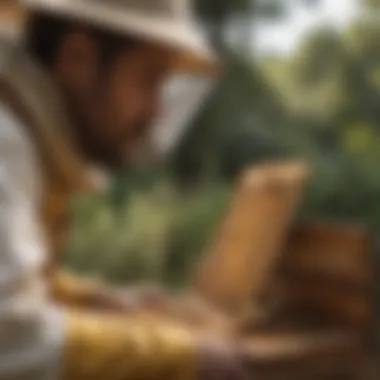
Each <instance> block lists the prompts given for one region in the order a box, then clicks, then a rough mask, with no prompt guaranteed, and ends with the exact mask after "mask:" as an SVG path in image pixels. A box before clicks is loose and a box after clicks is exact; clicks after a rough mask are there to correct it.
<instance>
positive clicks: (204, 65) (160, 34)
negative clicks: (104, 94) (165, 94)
mask: <svg viewBox="0 0 380 380" xmlns="http://www.w3.org/2000/svg"><path fill="white" fill-rule="evenodd" d="M23 4H24V6H25V7H26V9H27V10H31V11H40V12H44V13H48V14H54V15H58V16H62V17H68V18H71V19H74V20H75V19H76V20H78V21H83V22H86V23H89V24H93V25H98V26H99V27H102V28H106V29H109V30H112V31H114V32H116V33H120V34H125V35H128V36H136V37H138V38H141V39H143V40H147V41H150V42H153V43H157V44H162V45H163V46H166V47H169V48H173V49H174V50H175V51H177V52H178V62H177V65H176V69H177V70H179V71H186V72H194V73H199V74H206V75H215V74H216V73H217V72H218V62H217V59H216V57H215V55H214V54H213V53H212V50H211V49H210V48H209V46H208V45H207V43H206V41H205V39H204V38H203V36H202V35H201V33H199V31H198V30H197V29H196V28H195V26H194V25H193V24H191V23H190V22H189V21H187V20H181V21H177V20H172V19H169V18H162V17H157V16H153V15H152V16H151V15H143V14H141V13H139V12H133V11H129V12H122V11H120V9H119V8H118V7H116V6H110V5H107V4H100V3H95V2H91V4H90V5H89V4H87V3H85V2H83V1H68V0H55V1H51V0H23Z"/></svg>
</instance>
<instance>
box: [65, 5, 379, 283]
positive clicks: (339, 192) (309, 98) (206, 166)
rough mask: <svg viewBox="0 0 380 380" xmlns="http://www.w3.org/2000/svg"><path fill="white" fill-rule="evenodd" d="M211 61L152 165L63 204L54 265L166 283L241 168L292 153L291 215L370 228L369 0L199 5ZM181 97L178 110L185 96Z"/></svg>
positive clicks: (181, 273)
mask: <svg viewBox="0 0 380 380" xmlns="http://www.w3.org/2000/svg"><path fill="white" fill-rule="evenodd" d="M196 8H197V14H198V16H199V18H200V20H201V21H202V24H203V26H204V27H205V30H206V31H207V33H208V35H209V38H210V41H211V43H212V44H213V45H214V47H215V48H216V49H217V50H218V52H219V54H220V56H221V57H222V59H223V62H224V72H223V75H222V77H221V80H220V81H219V83H218V84H217V86H216V88H214V89H213V91H212V94H211V96H210V99H209V100H208V101H206V102H204V104H203V105H202V107H200V108H199V107H198V108H199V110H198V112H197V113H196V115H195V117H193V118H192V119H191V125H189V126H188V127H187V128H186V131H185V133H184V134H183V138H182V139H181V142H180V144H179V145H178V146H177V148H176V150H175V151H174V153H173V154H171V156H170V159H169V160H168V161H167V162H166V163H165V164H162V163H160V164H156V165H155V166H149V167H147V168H140V169H139V170H136V171H135V172H133V173H128V174H125V175H124V176H122V177H121V178H119V179H118V180H117V181H116V182H115V183H114V186H113V188H112V190H111V191H110V192H109V193H108V194H107V195H105V196H102V197H98V198H91V197H79V198H77V199H75V200H73V205H72V207H73V212H74V215H75V217H74V228H73V230H72V233H71V238H70V244H69V246H68V248H67V252H68V255H67V262H66V263H67V265H69V266H71V267H73V268H75V269H76V270H77V271H79V272H82V273H91V274H99V275H101V276H103V277H105V278H107V279H108V280H111V281H113V282H116V283H128V282H136V281H140V280H142V281H145V280H155V281H157V280H158V281H160V282H165V283H166V284H167V285H169V286H173V287H179V286H182V285H184V284H186V281H187V279H188V278H189V276H190V275H191V273H192V268H193V265H194V263H196V262H197V260H198V259H199V257H200V255H201V254H202V252H203V251H204V249H206V248H207V245H208V244H209V243H210V241H211V240H212V238H213V236H214V233H215V231H216V228H217V227H218V225H219V223H220V221H221V220H222V218H223V217H224V215H225V212H226V206H227V205H228V203H229V201H230V198H231V195H232V192H233V189H234V183H235V180H236V178H237V177H238V175H239V173H240V172H241V170H242V169H243V168H245V167H246V166H248V165H250V164H255V163H260V162H266V161H269V160H278V159H283V158H302V159H305V160H307V161H308V162H309V163H310V164H311V166H312V180H311V181H310V185H309V187H308V189H307V192H306V194H305V197H304V202H303V205H302V207H301V208H300V209H299V210H298V217H299V218H305V217H313V218H317V217H318V218H319V217H327V218H332V219H338V220H354V221H358V222H362V223H364V224H366V225H368V226H370V227H371V228H372V229H373V230H375V231H378V230H379V229H380V172H379V168H378V163H379V160H380V96H379V93H380V61H379V60H380V45H379V43H378V41H379V40H378V39H379V38H380V23H378V22H377V23H376V22H375V17H374V18H372V17H370V16H369V15H374V14H375V12H379V10H380V1H378V0H367V1H364V0H363V2H360V3H359V1H356V0H339V1H337V0H287V1H285V0H264V1H263V0H199V1H198V2H197V7H196ZM181 101H183V102H186V99H182V100H181Z"/></svg>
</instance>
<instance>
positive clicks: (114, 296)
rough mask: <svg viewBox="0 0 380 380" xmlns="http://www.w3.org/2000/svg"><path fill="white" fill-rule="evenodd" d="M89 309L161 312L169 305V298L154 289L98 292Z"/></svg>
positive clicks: (122, 311)
mask: <svg viewBox="0 0 380 380" xmlns="http://www.w3.org/2000/svg"><path fill="white" fill-rule="evenodd" d="M91 298H92V299H91V301H90V305H89V306H90V307H91V308H94V309H96V310H98V311H104V312H113V313H114V312H120V313H128V314H129V313H135V312H141V311H161V310H163V309H165V308H166V307H167V305H168V303H169V300H170V298H169V296H168V295H166V294H165V293H164V292H163V291H161V290H160V289H157V288H154V287H141V288H130V289H128V290H127V291H117V290H111V289H104V290H99V291H98V292H96V293H94V294H93V296H92V297H91Z"/></svg>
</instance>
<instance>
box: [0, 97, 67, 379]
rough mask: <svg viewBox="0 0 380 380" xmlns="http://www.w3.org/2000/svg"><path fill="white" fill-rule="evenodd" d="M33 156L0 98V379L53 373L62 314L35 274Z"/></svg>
mask: <svg viewBox="0 0 380 380" xmlns="http://www.w3.org/2000/svg"><path fill="white" fill-rule="evenodd" d="M38 168H39V165H38V158H37V155H36V152H35V151H34V147H33V145H32V143H31V141H30V140H29V137H28V136H27V134H26V128H24V127H23V126H22V124H21V122H20V121H19V120H18V119H17V118H16V117H15V116H14V115H13V114H12V113H11V112H10V111H9V109H8V108H7V107H6V106H4V105H2V104H1V103H0V208H1V211H0V247H1V251H0V379H1V380H8V379H9V380H10V379H12V380H18V379H28V380H29V379H30V380H34V379H35V380H42V379H43V380H45V379H46V380H50V379H56V378H58V375H59V363H60V352H61V347H62V344H63V337H64V334H65V332H64V330H65V322H64V313H63V312H62V311H60V310H59V309H58V307H57V306H54V305H52V304H51V303H50V301H49V300H48V298H47V296H46V294H45V286H44V285H45V284H44V283H43V277H42V276H41V275H39V272H41V271H42V267H43V264H44V261H45V258H46V251H45V242H44V232H43V231H42V226H41V223H40V220H39V212H38V208H39V205H40V202H41V196H42V192H41V188H40V186H41V180H40V179H41V178H40V173H39V170H38Z"/></svg>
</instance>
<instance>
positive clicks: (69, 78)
mask: <svg viewBox="0 0 380 380" xmlns="http://www.w3.org/2000/svg"><path fill="white" fill-rule="evenodd" d="M97 71H98V49H97V46H96V43H95V41H94V40H93V38H92V37H91V35H89V33H86V32H85V31H76V32H71V33H69V34H68V36H67V37H65V39H64V41H63V42H62V45H61V48H60V49H59V52H58V56H57V64H56V73H57V74H58V79H59V80H60V81H64V85H65V86H68V87H69V88H70V89H72V90H76V91H80V92H83V91H86V90H87V91H88V89H89V88H90V86H91V84H92V83H93V81H94V78H95V76H96V75H97Z"/></svg>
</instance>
